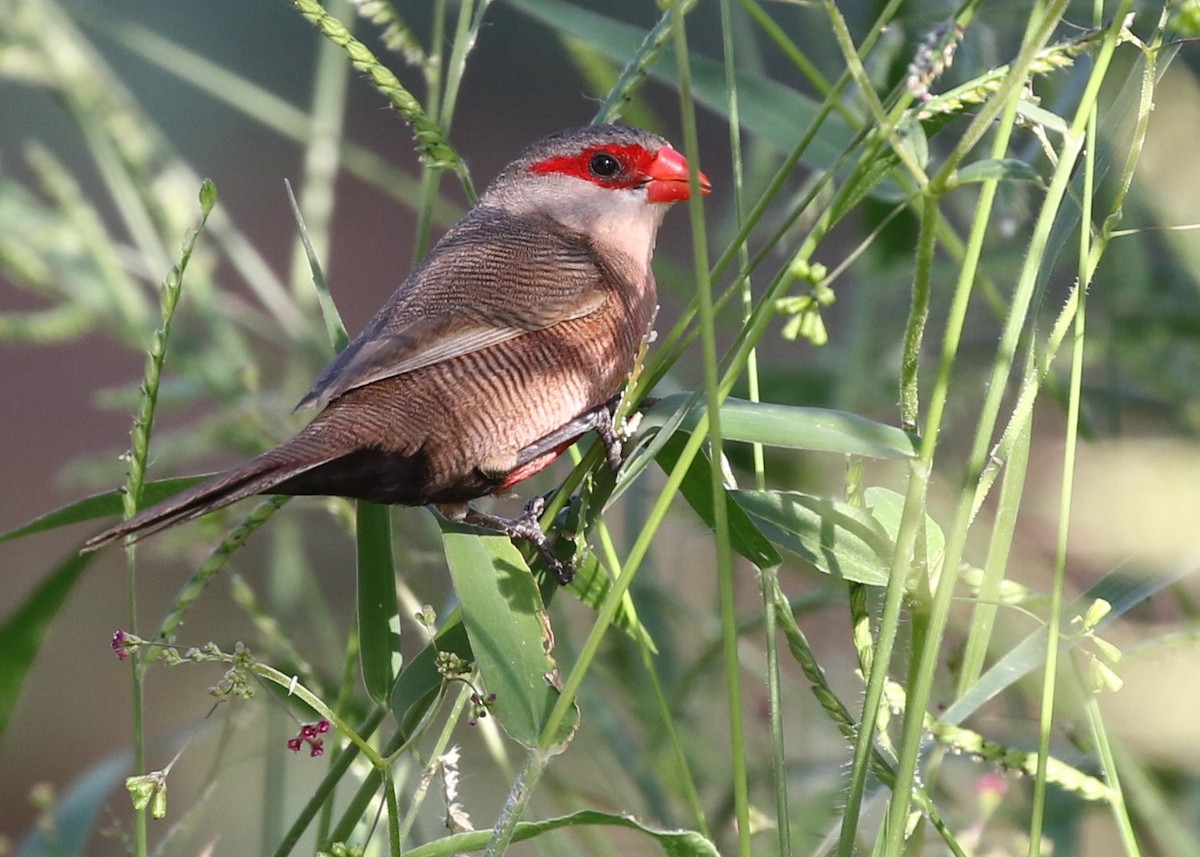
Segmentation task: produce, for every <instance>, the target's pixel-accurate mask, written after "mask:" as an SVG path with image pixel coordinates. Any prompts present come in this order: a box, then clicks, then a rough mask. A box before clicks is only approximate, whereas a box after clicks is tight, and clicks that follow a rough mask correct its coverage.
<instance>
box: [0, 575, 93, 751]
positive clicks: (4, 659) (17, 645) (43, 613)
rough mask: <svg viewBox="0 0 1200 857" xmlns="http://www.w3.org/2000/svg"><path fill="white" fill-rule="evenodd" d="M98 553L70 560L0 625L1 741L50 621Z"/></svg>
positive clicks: (41, 584) (42, 583)
mask: <svg viewBox="0 0 1200 857" xmlns="http://www.w3.org/2000/svg"><path fill="white" fill-rule="evenodd" d="M94 556H95V554H77V555H75V556H72V557H70V558H69V559H67V561H66V562H64V563H63V564H62V565H60V566H59V567H58V568H57V569H56V570H55V571H54V572H53V573H51V574H50V576H49V577H47V578H46V579H45V580H43V581H42V582H41V583H40V584H39V585H38V586H37V588H36V589H34V591H33V592H32V593H31V594H30V595H29V597H28V598H26V599H25V602H24V603H23V604H22V605H21V606H20V607H18V608H17V609H16V610H14V611H13V613H12V615H10V616H9V617H8V619H6V620H5V622H4V624H3V625H0V738H2V737H3V736H4V729H5V727H6V726H8V719H9V717H11V716H12V712H13V709H14V708H15V707H16V705H17V699H18V698H19V697H20V695H21V688H22V686H23V685H24V684H25V676H26V675H27V674H28V673H29V668H30V667H31V666H33V662H34V659H36V658H37V653H38V650H39V649H40V648H41V645H42V638H43V637H44V636H45V635H46V629H47V627H49V625H50V622H51V621H52V620H53V619H54V617H55V616H56V615H58V610H59V608H60V607H62V604H63V602H64V601H65V600H66V598H67V596H68V595H69V594H70V593H71V590H72V589H73V588H74V586H75V583H76V581H78V580H79V576H80V575H81V574H82V573H83V570H84V569H85V568H87V566H88V563H89V562H91V560H92V558H93V557H94Z"/></svg>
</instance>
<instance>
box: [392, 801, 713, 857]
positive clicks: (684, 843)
mask: <svg viewBox="0 0 1200 857" xmlns="http://www.w3.org/2000/svg"><path fill="white" fill-rule="evenodd" d="M583 825H603V826H606V827H627V828H630V829H631V830H636V831H639V832H640V833H644V834H646V835H647V836H649V837H651V838H652V839H654V840H656V841H657V842H658V844H659V846H660V847H661V848H662V852H663V854H666V855H667V857H719V852H718V851H717V847H716V846H715V845H714V844H713V843H712V842H711V841H710V840H708V839H707V838H705V837H704V836H702V835H701V834H699V833H697V832H696V831H694V830H663V829H661V828H657V827H651V826H650V825H648V824H644V823H642V822H640V821H638V820H637V819H636V818H634V817H633V816H630V815H618V814H616V813H612V812H599V811H598V810H594V809H585V810H580V811H579V812H573V813H571V814H570V815H562V816H559V817H558V818H547V819H545V820H543V821H521V822H518V823H517V825H516V829H515V830H514V832H513V837H512V841H513V842H522V841H524V840H526V839H532V838H533V837H535V836H540V835H542V834H543V833H548V832H549V831H551V830H559V829H562V828H566V827H579V826H583ZM491 835H492V831H490V830H473V831H471V832H470V833H456V834H454V835H453V836H446V837H443V838H442V839H439V840H437V841H436V842H430V843H428V844H427V845H422V846H421V847H419V848H413V849H412V850H411V851H405V852H404V853H405V855H406V857H435V855H443V854H460V853H464V852H468V851H478V850H480V849H481V848H483V847H484V846H486V845H487V844H488V840H489V838H490V837H491Z"/></svg>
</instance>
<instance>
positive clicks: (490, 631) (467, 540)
mask: <svg viewBox="0 0 1200 857" xmlns="http://www.w3.org/2000/svg"><path fill="white" fill-rule="evenodd" d="M441 525H442V542H443V544H444V545H445V549H446V559H447V560H448V562H449V565H450V576H451V577H452V578H453V580H454V589H455V591H456V592H457V593H458V598H459V601H460V602H461V603H462V610H463V621H464V622H465V623H466V627H467V636H468V637H469V638H470V640H471V650H472V652H473V653H474V655H475V661H476V663H477V664H478V665H479V672H480V675H481V676H482V677H483V683H484V685H485V689H486V691H487V692H488V693H494V694H495V695H496V699H495V704H494V707H493V709H492V710H493V711H494V712H495V714H496V717H497V718H498V719H499V721H500V725H502V726H503V727H504V730H505V731H506V732H507V733H508V734H509V735H510V736H512V738H513V739H514V740H516V741H517V742H519V743H521V744H522V745H524V746H526V747H528V748H530V749H533V748H536V747H537V746H538V739H539V738H540V736H541V733H542V727H543V726H544V724H545V723H546V719H547V717H548V716H549V714H550V711H551V709H553V708H554V703H555V701H556V700H557V698H558V689H557V685H558V684H559V682H560V679H559V674H558V665H557V664H556V663H555V661H554V658H553V657H552V649H553V645H554V638H553V635H552V634H551V632H550V624H549V619H548V617H547V616H546V609H545V607H544V606H543V604H542V596H541V593H540V592H539V591H538V587H537V583H536V582H535V581H534V579H533V575H532V574H531V573H530V571H529V566H528V565H526V564H525V559H524V557H522V556H521V552H520V551H518V550H517V548H516V547H515V546H514V545H513V543H512V542H511V541H510V540H509V539H507V538H505V537H504V536H500V535H486V536H484V535H480V534H479V532H478V531H477V530H475V529H473V528H471V527H466V526H463V525H461V524H457V523H454V522H453V521H442V522H441ZM578 723H579V714H578V710H577V709H573V713H572V714H571V715H570V716H568V717H567V718H566V719H565V721H564V723H563V725H562V727H561V729H560V730H559V733H558V735H556V736H555V740H554V742H553V743H554V749H557V750H562V749H564V748H565V747H566V745H567V743H568V742H569V741H570V739H571V736H572V735H573V734H574V732H575V728H576V726H577V725H578Z"/></svg>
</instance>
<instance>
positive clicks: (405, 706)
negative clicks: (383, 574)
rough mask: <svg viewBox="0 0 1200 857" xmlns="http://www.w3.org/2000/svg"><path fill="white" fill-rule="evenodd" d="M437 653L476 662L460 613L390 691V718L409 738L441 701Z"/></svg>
mask: <svg viewBox="0 0 1200 857" xmlns="http://www.w3.org/2000/svg"><path fill="white" fill-rule="evenodd" d="M439 652H446V653H453V654H455V655H458V656H459V657H460V658H462V659H463V660H464V661H473V660H474V659H475V655H474V653H473V652H472V651H471V643H470V641H469V640H468V639H467V629H466V628H465V627H464V626H463V622H462V613H461V612H457V611H456V612H455V613H454V615H452V616H450V618H449V619H447V620H446V622H445V623H443V625H442V627H441V629H440V630H439V631H438V633H437V636H436V637H434V640H433V642H432V643H430V644H429V645H427V646H426V647H425V648H424V649H422V650H421V652H420V653H419V654H418V655H417V656H416V657H414V658H413V659H412V660H410V661H409V662H408V663H407V664H406V665H405V666H404V669H402V670H401V671H400V676H399V678H397V679H396V684H395V687H394V688H393V689H392V703H391V704H392V715H393V716H394V717H395V718H396V723H397V724H399V726H400V731H401V732H403V733H405V734H406V736H408V737H411V735H412V733H413V732H414V730H416V729H417V727H418V725H419V724H420V723H421V720H422V719H424V717H425V715H426V713H427V712H428V711H429V709H430V708H431V707H432V706H433V705H434V703H436V702H437V700H438V699H439V698H440V697H441V695H442V690H443V688H444V687H445V678H444V677H443V676H442V674H441V673H440V672H438V668H437V656H438V653H439Z"/></svg>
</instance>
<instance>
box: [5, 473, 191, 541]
mask: <svg viewBox="0 0 1200 857" xmlns="http://www.w3.org/2000/svg"><path fill="white" fill-rule="evenodd" d="M211 475H212V474H202V475H200V476H177V477H175V478H172V479H156V480H154V481H153V482H146V483H145V484H144V485H143V486H142V502H143V503H145V504H146V505H147V506H152V505H154V504H155V503H157V502H159V501H160V500H165V499H167V498H168V497H170V496H172V495H174V494H178V493H179V492H180V491H182V490H184V489H185V488H191V487H192V486H193V485H196V484H198V483H200V482H203V481H204V480H205V479H207V478H208V477H209V476H211ZM124 496H125V492H124V491H122V490H121V489H120V488H114V489H113V490H112V491H105V492H103V493H102V494H93V495H92V496H91V497H85V498H83V499H82V500H76V501H75V502H74V503H68V504H67V505H66V506H62V507H60V508H58V509H55V510H54V511H53V512H47V513H46V514H44V515H41V516H39V517H37V518H34V519H33V520H32V521H30V522H29V523H27V524H22V525H21V526H19V527H17V528H16V529H15V530H9V531H8V532H7V533H4V534H0V542H8V541H13V540H15V539H21V538H24V537H25V536H32V535H35V534H37V533H44V532H48V531H49V530H56V529H58V528H59V527H68V526H70V525H71V524H79V523H82V522H84V521H94V520H96V519H97V518H107V517H110V516H112V515H120V514H121V512H122V511H124V506H123V502H124V501H123V498H124Z"/></svg>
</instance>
